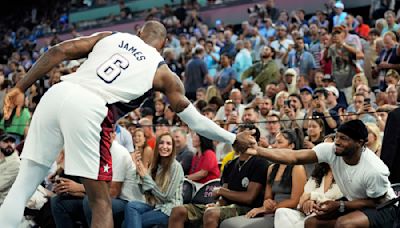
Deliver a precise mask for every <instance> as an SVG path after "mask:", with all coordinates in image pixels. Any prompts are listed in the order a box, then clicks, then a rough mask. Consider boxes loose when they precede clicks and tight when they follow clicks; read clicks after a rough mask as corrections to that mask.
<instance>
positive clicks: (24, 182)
mask: <svg viewBox="0 0 400 228" xmlns="http://www.w3.org/2000/svg"><path fill="white" fill-rule="evenodd" d="M48 171H49V167H46V166H43V165H40V164H38V163H36V162H34V161H31V160H28V159H23V160H22V161H21V164H20V168H19V172H18V175H17V179H16V180H15V182H14V184H13V186H12V187H11V189H10V191H9V192H8V195H7V197H6V199H5V200H4V202H3V205H1V208H0V221H1V222H0V223H1V227H2V228H15V227H18V226H19V224H20V223H21V219H22V216H23V214H24V209H25V205H26V202H27V201H28V200H29V199H30V198H31V196H32V195H33V193H34V192H35V190H36V188H37V187H38V186H39V184H40V183H41V182H42V181H43V180H44V178H45V177H46V175H47V172H48Z"/></svg>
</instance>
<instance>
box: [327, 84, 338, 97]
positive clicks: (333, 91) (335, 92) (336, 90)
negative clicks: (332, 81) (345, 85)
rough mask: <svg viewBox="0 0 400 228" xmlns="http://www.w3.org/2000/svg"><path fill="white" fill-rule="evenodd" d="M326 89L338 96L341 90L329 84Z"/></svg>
mask: <svg viewBox="0 0 400 228" xmlns="http://www.w3.org/2000/svg"><path fill="white" fill-rule="evenodd" d="M325 90H326V91H329V92H332V93H333V94H335V96H336V97H339V90H338V89H336V87H334V86H328V87H325Z"/></svg>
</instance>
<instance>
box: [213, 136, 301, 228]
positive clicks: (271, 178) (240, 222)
mask: <svg viewBox="0 0 400 228" xmlns="http://www.w3.org/2000/svg"><path fill="white" fill-rule="evenodd" d="M273 146H274V148H290V149H300V142H299V140H298V138H297V136H296V133H295V132H294V131H292V130H283V131H281V132H280V133H279V134H278V136H277V141H276V143H275V144H274V145H273ZM306 181H307V175H306V171H305V169H304V167H303V166H302V165H297V166H292V165H279V164H274V165H271V166H270V167H268V179H267V185H266V188H265V195H264V204H263V206H261V207H256V208H253V209H252V210H250V211H249V212H247V214H246V216H239V217H234V218H230V219H227V220H225V221H224V222H222V224H221V228H231V227H274V213H275V211H276V210H277V209H278V208H296V207H297V204H298V203H299V200H300V196H301V194H302V193H303V189H304V185H305V183H306ZM259 215H262V216H263V217H262V218H256V217H258V216H259Z"/></svg>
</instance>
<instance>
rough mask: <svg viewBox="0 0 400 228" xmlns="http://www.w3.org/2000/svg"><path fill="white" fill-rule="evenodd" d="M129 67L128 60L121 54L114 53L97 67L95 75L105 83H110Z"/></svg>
mask: <svg viewBox="0 0 400 228" xmlns="http://www.w3.org/2000/svg"><path fill="white" fill-rule="evenodd" d="M128 67H129V61H128V60H127V59H126V58H125V57H123V56H122V55H119V54H115V55H113V56H111V58H109V59H108V60H107V61H105V62H104V63H103V64H101V65H100V66H99V67H98V68H97V76H99V78H101V79H102V80H103V81H104V82H106V83H112V82H113V81H114V80H115V79H117V78H118V76H119V75H121V72H122V70H125V69H126V68H128Z"/></svg>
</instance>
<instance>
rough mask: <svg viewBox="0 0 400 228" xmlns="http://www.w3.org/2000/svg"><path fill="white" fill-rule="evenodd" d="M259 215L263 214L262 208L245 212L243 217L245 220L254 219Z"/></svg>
mask: <svg viewBox="0 0 400 228" xmlns="http://www.w3.org/2000/svg"><path fill="white" fill-rule="evenodd" d="M261 213H265V209H264V207H258V208H253V209H251V210H250V211H249V212H247V214H246V216H245V217H246V218H254V217H256V216H257V215H259V214H261Z"/></svg>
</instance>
